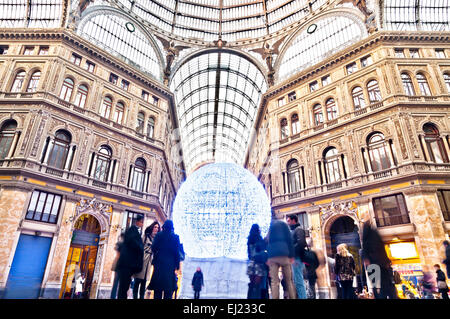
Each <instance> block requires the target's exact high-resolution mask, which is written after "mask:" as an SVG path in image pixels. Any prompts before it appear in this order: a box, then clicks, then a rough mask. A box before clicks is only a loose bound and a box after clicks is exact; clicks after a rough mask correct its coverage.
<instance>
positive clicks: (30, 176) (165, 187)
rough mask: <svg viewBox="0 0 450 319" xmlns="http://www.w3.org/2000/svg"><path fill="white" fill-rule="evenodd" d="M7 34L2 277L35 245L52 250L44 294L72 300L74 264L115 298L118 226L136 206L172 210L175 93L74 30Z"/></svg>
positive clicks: (2, 65) (179, 171)
mask: <svg viewBox="0 0 450 319" xmlns="http://www.w3.org/2000/svg"><path fill="white" fill-rule="evenodd" d="M0 37H1V39H0V46H1V47H2V50H3V51H2V53H3V54H2V55H0V79H1V80H0V88H1V89H0V91H1V98H0V100H1V101H0V121H1V124H0V125H1V133H0V134H1V141H2V142H1V150H2V156H1V168H0V170H1V180H2V181H1V195H0V207H1V208H0V210H1V212H0V216H1V217H2V221H1V223H0V229H1V237H2V239H1V242H2V245H1V257H0V286H1V287H2V288H3V289H4V287H5V285H6V280H7V278H8V276H11V274H10V273H9V271H10V269H11V266H12V264H13V263H14V262H16V261H14V260H13V257H14V256H15V254H14V253H12V252H14V251H16V255H17V252H18V251H20V252H21V253H27V252H29V250H30V249H32V247H34V249H38V250H39V249H42V250H43V254H41V255H40V256H48V262H47V263H46V266H45V264H44V267H43V269H41V270H42V271H43V274H42V275H43V279H42V291H41V293H40V296H41V297H44V298H58V297H66V295H65V292H62V291H63V290H64V289H66V290H67V291H70V289H69V288H72V286H71V285H72V277H71V276H73V271H74V268H73V267H74V265H75V264H77V265H78V266H79V267H87V268H86V269H84V268H83V269H82V270H86V273H87V274H88V276H87V280H88V281H89V284H88V286H89V295H90V297H91V298H95V297H99V298H101V297H105V296H109V295H108V291H109V290H110V289H111V286H112V280H113V276H112V271H111V264H112V262H113V259H114V258H115V255H116V252H115V250H114V245H115V243H116V241H117V240H118V236H119V234H120V233H121V231H123V230H125V229H126V228H127V227H128V226H130V225H131V223H132V222H133V220H134V219H135V218H136V215H137V214H142V215H144V216H145V223H144V227H146V226H147V225H149V224H150V223H152V222H153V221H155V220H157V221H159V222H160V223H162V222H164V220H165V219H167V218H170V214H171V213H170V212H171V206H172V203H173V199H174V197H175V194H176V191H177V189H178V187H179V185H180V183H181V182H182V180H184V178H185V174H184V170H183V163H182V162H181V161H177V160H176V159H174V158H173V157H174V156H176V154H175V153H174V152H171V148H172V147H173V145H174V143H175V142H176V141H175V140H174V139H172V137H171V135H170V134H169V133H168V132H172V131H173V130H174V129H175V128H176V127H177V125H178V123H177V120H176V117H175V116H174V114H175V113H174V103H173V95H172V94H171V93H170V92H169V91H168V90H167V89H166V88H165V87H163V86H162V85H161V84H159V83H158V82H157V81H155V80H154V79H152V78H151V77H149V76H148V75H146V74H143V73H142V72H138V71H136V70H130V69H129V68H128V67H127V66H126V64H124V63H123V62H122V61H120V60H118V59H117V58H114V57H112V56H111V55H110V54H108V53H106V52H103V51H100V50H98V49H97V48H95V47H93V46H92V45H91V44H90V43H89V42H87V41H86V40H84V39H82V38H80V37H78V36H77V35H75V34H73V33H70V32H69V31H64V30H61V31H55V32H48V31H46V32H30V31H28V30H26V31H13V32H9V33H5V32H2V35H1V36H0ZM89 216H90V217H89ZM94 219H95V220H94ZM80 220H81V221H80ZM83 220H84V221H85V222H84V223H83ZM91 226H92V227H91ZM27 235H33V236H36V235H38V236H40V237H45V238H48V239H49V241H48V242H42V243H38V242H36V243H35V244H32V243H28V244H27V239H28V240H29V239H32V237H33V236H31V237H27ZM74 235H77V236H76V237H77V238H80V240H78V241H77V240H74ZM91 235H92V236H91ZM34 240H36V238H34ZM50 242H51V243H50ZM33 245H34V246H33ZM87 248H89V249H87ZM93 248H95V249H93ZM88 250H89V251H88ZM80 261H81V262H80ZM83 263H84V264H83ZM72 266H73V267H72ZM71 267H72V268H71ZM89 267H90V268H89ZM13 275H14V274H13ZM3 289H2V290H3Z"/></svg>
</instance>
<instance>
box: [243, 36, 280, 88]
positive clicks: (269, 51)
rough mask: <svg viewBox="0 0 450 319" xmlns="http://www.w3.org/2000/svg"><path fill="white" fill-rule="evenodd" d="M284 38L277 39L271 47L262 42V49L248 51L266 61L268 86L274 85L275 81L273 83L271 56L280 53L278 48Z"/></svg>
mask: <svg viewBox="0 0 450 319" xmlns="http://www.w3.org/2000/svg"><path fill="white" fill-rule="evenodd" d="M285 38H286V36H284V37H282V38H281V39H279V40H278V41H277V42H275V43H274V44H273V45H272V47H271V46H270V45H269V44H268V43H267V42H264V45H263V47H262V48H258V49H253V50H250V51H253V52H256V53H258V54H259V55H261V57H262V58H263V60H265V61H266V64H267V70H268V73H267V76H268V80H269V86H272V85H274V83H275V81H274V75H275V70H274V69H273V56H274V55H275V54H279V53H280V52H279V50H278V48H279V47H280V45H281V43H283V41H284V39H285Z"/></svg>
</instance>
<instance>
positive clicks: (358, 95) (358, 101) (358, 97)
mask: <svg viewBox="0 0 450 319" xmlns="http://www.w3.org/2000/svg"><path fill="white" fill-rule="evenodd" d="M352 99H353V106H354V107H355V111H358V110H360V109H362V108H364V107H366V101H365V100H364V92H363V89H362V88H361V87H360V86H357V87H355V88H353V90H352Z"/></svg>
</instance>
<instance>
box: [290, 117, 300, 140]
mask: <svg viewBox="0 0 450 319" xmlns="http://www.w3.org/2000/svg"><path fill="white" fill-rule="evenodd" d="M291 126H292V135H296V134H298V133H300V121H299V119H298V114H297V113H295V114H292V117H291Z"/></svg>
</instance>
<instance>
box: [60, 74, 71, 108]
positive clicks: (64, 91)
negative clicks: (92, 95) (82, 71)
mask: <svg viewBox="0 0 450 319" xmlns="http://www.w3.org/2000/svg"><path fill="white" fill-rule="evenodd" d="M73 86H74V82H73V80H72V79H71V78H65V79H64V82H63V85H62V87H61V93H60V94H59V98H60V99H62V100H64V101H66V102H70V98H71V97H72V92H73Z"/></svg>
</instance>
